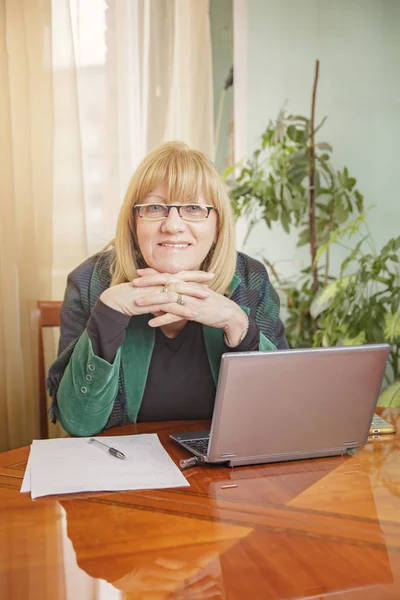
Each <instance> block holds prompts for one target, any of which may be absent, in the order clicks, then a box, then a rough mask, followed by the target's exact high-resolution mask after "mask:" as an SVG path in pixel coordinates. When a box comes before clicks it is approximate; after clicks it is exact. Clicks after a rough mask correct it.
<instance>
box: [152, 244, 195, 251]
mask: <svg viewBox="0 0 400 600" xmlns="http://www.w3.org/2000/svg"><path fill="white" fill-rule="evenodd" d="M158 245H159V246H161V247H162V248H173V249H174V250H184V249H185V248H189V246H190V244H158Z"/></svg>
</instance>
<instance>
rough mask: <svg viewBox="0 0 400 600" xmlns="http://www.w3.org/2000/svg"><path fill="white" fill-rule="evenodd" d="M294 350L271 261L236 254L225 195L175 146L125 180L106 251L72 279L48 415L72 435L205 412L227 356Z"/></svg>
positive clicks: (206, 170) (214, 175) (202, 159)
mask: <svg viewBox="0 0 400 600" xmlns="http://www.w3.org/2000/svg"><path fill="white" fill-rule="evenodd" d="M276 348H287V342H286V338H285V335H284V328H283V325H282V323H281V321H280V319H279V298H278V295H277V294H276V292H275V290H274V289H273V287H272V286H271V284H270V281H269V279H268V275H267V272H266V270H265V268H264V266H263V265H262V264H261V263H260V262H258V261H256V260H254V259H252V258H250V257H249V256H246V255H245V254H242V253H238V252H236V247H235V235H234V224H233V219H232V212H231V207H230V202H229V197H228V194H227V192H226V190H225V186H224V184H223V182H222V181H221V179H220V177H219V175H218V172H217V171H216V169H215V167H214V165H213V164H212V163H211V162H210V160H209V159H208V158H207V157H206V156H205V155H204V154H202V153H201V152H198V151H196V150H191V149H189V148H188V147H187V146H186V145H185V144H183V143H180V142H169V143H166V144H163V145H162V146H160V147H158V148H157V149H155V150H154V151H153V152H151V153H150V154H149V155H148V156H147V157H146V158H145V159H144V160H143V162H142V163H141V164H140V165H139V167H138V169H137V170H136V172H135V173H134V175H133V177H132V180H131V182H130V184H129V187H128V190H127V193H126V196H125V199H124V202H123V205H122V208H121V211H120V215H119V219H118V225H117V231H116V236H115V240H114V241H113V242H112V243H111V244H110V246H109V248H108V249H106V250H105V251H104V252H101V253H99V254H97V255H95V256H93V257H91V258H89V259H88V260H87V261H85V262H84V263H83V264H81V265H80V266H79V267H77V268H76V269H75V270H74V271H73V272H72V273H71V274H70V275H69V277H68V283H67V288H66V292H65V297H64V302H63V306H62V310H61V338H60V348H59V356H58V358H57V360H56V361H55V362H54V363H53V365H52V366H51V368H50V373H49V378H48V388H49V391H50V394H51V395H52V398H53V402H52V416H53V420H54V421H55V420H56V419H57V418H58V419H59V420H60V422H61V424H62V425H63V427H64V428H65V429H66V431H68V432H69V433H71V434H74V435H82V436H87V435H93V434H95V433H98V432H100V431H101V430H103V429H104V428H107V427H111V426H115V425H123V424H126V423H129V422H136V421H160V420H173V419H204V418H210V417H211V415H212V411H213V405H214V397H215V389H216V384H217V380H218V372H219V364H220V359H221V356H222V354H223V353H224V352H239V351H255V350H274V349H276Z"/></svg>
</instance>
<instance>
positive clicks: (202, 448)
mask: <svg viewBox="0 0 400 600" xmlns="http://www.w3.org/2000/svg"><path fill="white" fill-rule="evenodd" d="M209 441H210V438H208V437H206V438H199V439H196V440H185V445H186V446H189V448H192V449H193V450H196V452H198V453H199V454H202V455H203V456H207V450H208V442H209Z"/></svg>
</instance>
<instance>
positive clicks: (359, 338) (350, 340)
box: [341, 331, 367, 346]
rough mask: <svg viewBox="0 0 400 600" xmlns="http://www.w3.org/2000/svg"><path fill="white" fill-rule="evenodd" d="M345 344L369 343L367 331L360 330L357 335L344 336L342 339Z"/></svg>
mask: <svg viewBox="0 0 400 600" xmlns="http://www.w3.org/2000/svg"><path fill="white" fill-rule="evenodd" d="M341 342H342V344H343V346H361V345H362V344H366V343H367V338H366V335H365V331H360V333H358V334H357V335H356V336H355V337H349V336H344V337H343V338H342V339H341Z"/></svg>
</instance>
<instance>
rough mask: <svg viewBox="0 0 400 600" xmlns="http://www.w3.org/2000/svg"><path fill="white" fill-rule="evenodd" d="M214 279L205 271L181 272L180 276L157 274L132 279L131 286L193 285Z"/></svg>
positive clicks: (211, 274) (212, 275)
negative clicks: (182, 283) (183, 282)
mask: <svg viewBox="0 0 400 600" xmlns="http://www.w3.org/2000/svg"><path fill="white" fill-rule="evenodd" d="M213 278H214V274H213V273H206V272H205V271H182V273H181V274H177V275H170V274H169V273H158V274H154V275H144V276H143V277H138V278H137V279H134V280H133V282H132V285H133V286H135V287H148V286H151V285H168V284H169V283H174V282H179V281H186V282H195V283H203V282H204V283H207V282H209V281H211V280H212V279H213Z"/></svg>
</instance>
